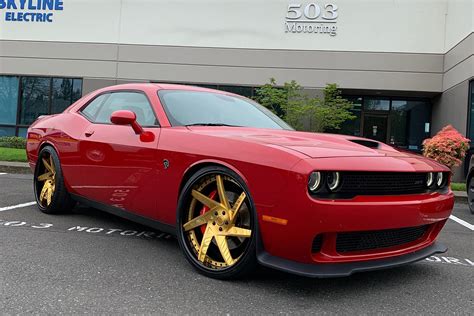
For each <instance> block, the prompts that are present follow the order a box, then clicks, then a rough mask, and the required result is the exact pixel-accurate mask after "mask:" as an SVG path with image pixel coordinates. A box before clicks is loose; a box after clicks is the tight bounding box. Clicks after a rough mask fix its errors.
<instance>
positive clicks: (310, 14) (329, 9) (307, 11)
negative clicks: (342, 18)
mask: <svg viewBox="0 0 474 316" xmlns="http://www.w3.org/2000/svg"><path fill="white" fill-rule="evenodd" d="M321 11H322V10H321V7H320V6H319V5H318V4H316V3H314V2H313V3H309V4H307V5H306V6H305V7H304V8H302V5H301V4H296V3H293V4H289V5H288V12H287V14H286V18H287V19H288V20H298V19H299V18H301V17H302V16H303V15H304V16H305V18H306V19H308V20H316V19H317V18H319V17H321V18H322V19H324V20H335V19H337V16H338V14H337V5H335V4H332V3H328V4H326V5H325V6H324V12H321ZM321 13H322V15H321Z"/></svg>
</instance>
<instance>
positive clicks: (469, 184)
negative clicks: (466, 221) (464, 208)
mask: <svg viewBox="0 0 474 316" xmlns="http://www.w3.org/2000/svg"><path fill="white" fill-rule="evenodd" d="M466 193H467V204H468V205H469V209H470V210H471V214H474V175H472V174H471V175H470V176H469V177H468V179H467V181H466Z"/></svg>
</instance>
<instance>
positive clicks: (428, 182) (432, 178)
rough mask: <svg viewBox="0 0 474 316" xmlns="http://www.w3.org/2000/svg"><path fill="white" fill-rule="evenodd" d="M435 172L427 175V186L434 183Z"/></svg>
mask: <svg viewBox="0 0 474 316" xmlns="http://www.w3.org/2000/svg"><path fill="white" fill-rule="evenodd" d="M434 178H435V177H434V174H433V172H430V173H428V176H427V177H426V186H427V187H428V188H429V187H431V186H432V185H433V183H434Z"/></svg>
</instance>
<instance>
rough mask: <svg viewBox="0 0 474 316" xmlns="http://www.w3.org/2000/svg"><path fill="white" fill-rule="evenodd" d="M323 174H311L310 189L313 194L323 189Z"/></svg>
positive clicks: (316, 172)
mask: <svg viewBox="0 0 474 316" xmlns="http://www.w3.org/2000/svg"><path fill="white" fill-rule="evenodd" d="M321 183H322V181H321V172H318V171H315V172H311V175H310V176H309V180H308V188H309V190H310V191H311V192H316V191H318V189H319V188H320V187H321Z"/></svg>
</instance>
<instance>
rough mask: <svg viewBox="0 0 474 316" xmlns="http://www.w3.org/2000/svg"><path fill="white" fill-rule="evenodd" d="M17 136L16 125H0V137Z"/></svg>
mask: <svg viewBox="0 0 474 316" xmlns="http://www.w3.org/2000/svg"><path fill="white" fill-rule="evenodd" d="M3 136H15V127H6V126H0V137H3Z"/></svg>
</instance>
